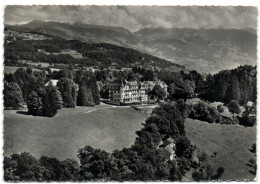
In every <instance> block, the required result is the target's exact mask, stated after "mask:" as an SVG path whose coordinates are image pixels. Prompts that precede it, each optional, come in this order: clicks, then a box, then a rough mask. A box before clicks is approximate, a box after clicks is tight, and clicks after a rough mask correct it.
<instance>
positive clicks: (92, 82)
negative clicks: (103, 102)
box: [90, 75, 100, 105]
mask: <svg viewBox="0 0 260 184" xmlns="http://www.w3.org/2000/svg"><path fill="white" fill-rule="evenodd" d="M90 89H91V93H92V97H93V101H94V103H95V104H96V105H98V104H100V92H99V90H98V85H97V80H96V77H95V76H94V75H93V76H91V78H90Z"/></svg>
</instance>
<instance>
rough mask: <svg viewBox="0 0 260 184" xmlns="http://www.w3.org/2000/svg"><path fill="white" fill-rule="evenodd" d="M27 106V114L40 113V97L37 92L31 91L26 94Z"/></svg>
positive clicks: (37, 114)
mask: <svg viewBox="0 0 260 184" xmlns="http://www.w3.org/2000/svg"><path fill="white" fill-rule="evenodd" d="M27 108H28V113H29V114H32V115H35V116H40V115H42V108H43V106H42V97H41V96H40V95H39V94H38V93H37V92H35V91H32V93H31V94H30V95H29V96H28V99H27Z"/></svg>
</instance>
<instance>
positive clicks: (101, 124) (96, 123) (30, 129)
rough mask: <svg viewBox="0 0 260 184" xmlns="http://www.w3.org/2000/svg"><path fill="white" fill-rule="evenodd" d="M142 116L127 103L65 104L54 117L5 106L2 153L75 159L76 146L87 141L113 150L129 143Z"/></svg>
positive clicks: (138, 126)
mask: <svg viewBox="0 0 260 184" xmlns="http://www.w3.org/2000/svg"><path fill="white" fill-rule="evenodd" d="M145 119H146V116H145V115H143V114H141V113H139V112H137V111H135V110H134V109H132V108H130V107H112V106H108V105H99V106H96V107H85V108H80V107H79V108H73V109H66V108H64V109H61V110H60V111H59V112H58V114H57V115H56V116H55V117H54V118H48V117H39V116H31V115H27V114H26V111H20V112H19V111H14V110H5V111H4V155H9V154H12V153H19V152H25V151H26V152H29V153H31V154H33V155H34V156H36V157H40V156H41V155H46V156H53V157H56V158H58V159H61V160H63V159H66V158H73V159H75V160H76V159H77V150H78V149H79V148H82V147H84V146H86V145H90V146H92V147H94V148H100V149H104V150H106V151H108V152H112V151H113V150H115V149H122V148H124V147H129V146H131V145H132V144H133V143H134V140H135V137H136V134H135V131H137V130H140V129H141V128H142V125H141V123H143V122H144V121H145ZM12 140H13V141H12ZM12 142H13V143H12ZM12 144H13V145H12Z"/></svg>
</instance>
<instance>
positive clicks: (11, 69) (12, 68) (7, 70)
mask: <svg viewBox="0 0 260 184" xmlns="http://www.w3.org/2000/svg"><path fill="white" fill-rule="evenodd" d="M18 68H24V69H26V67H17V66H4V73H8V74H9V73H14V72H15V71H16V70H17V69H18ZM32 70H33V71H41V70H39V69H36V68H32Z"/></svg>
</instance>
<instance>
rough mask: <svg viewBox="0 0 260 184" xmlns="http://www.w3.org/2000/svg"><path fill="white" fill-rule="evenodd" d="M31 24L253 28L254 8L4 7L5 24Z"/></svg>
mask: <svg viewBox="0 0 260 184" xmlns="http://www.w3.org/2000/svg"><path fill="white" fill-rule="evenodd" d="M32 20H43V21H58V22H69V23H75V22H80V23H84V24H96V25H105V26H117V27H124V28H127V29H129V30H130V31H136V30H139V29H142V28H144V27H153V28H156V27H163V28H184V27H185V28H238V29H241V28H242V29H243V28H256V26H257V8H255V7H241V6H240V7H239V6H236V7H234V6H233V7H232V6H228V7H213V6H208V7H206V6H204V7H203V6H201V7H195V6H190V7H188V6H186V7H180V6H168V7H160V6H7V7H6V9H5V24H24V23H27V22H30V21H32Z"/></svg>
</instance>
